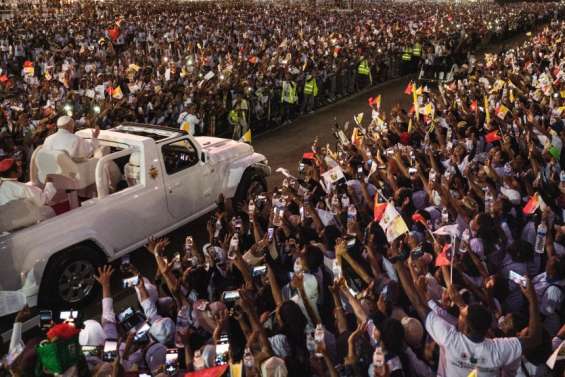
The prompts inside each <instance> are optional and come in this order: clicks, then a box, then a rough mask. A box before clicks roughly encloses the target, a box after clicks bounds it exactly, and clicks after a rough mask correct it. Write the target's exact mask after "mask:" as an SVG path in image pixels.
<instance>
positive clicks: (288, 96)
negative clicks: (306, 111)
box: [281, 81, 298, 103]
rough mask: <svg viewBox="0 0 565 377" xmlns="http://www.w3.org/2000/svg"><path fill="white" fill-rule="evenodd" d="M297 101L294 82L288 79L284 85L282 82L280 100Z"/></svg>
mask: <svg viewBox="0 0 565 377" xmlns="http://www.w3.org/2000/svg"><path fill="white" fill-rule="evenodd" d="M297 101H298V96H297V95H296V83H294V82H292V81H289V82H287V84H286V85H285V84H284V83H283V87H282V94H281V102H286V103H296V102H297Z"/></svg>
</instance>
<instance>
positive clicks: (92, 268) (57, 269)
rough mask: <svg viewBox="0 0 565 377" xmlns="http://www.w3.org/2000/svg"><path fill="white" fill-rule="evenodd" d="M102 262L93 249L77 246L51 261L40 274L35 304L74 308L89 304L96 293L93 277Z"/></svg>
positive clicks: (57, 255)
mask: <svg viewBox="0 0 565 377" xmlns="http://www.w3.org/2000/svg"><path fill="white" fill-rule="evenodd" d="M103 263H104V261H103V259H102V258H101V257H100V256H99V254H98V252H97V250H94V249H93V248H92V247H89V246H87V245H77V246H73V247H72V248H70V249H68V250H65V251H63V252H61V253H59V254H56V255H55V256H53V257H52V258H51V260H50V261H49V264H48V266H47V269H46V270H45V273H44V275H43V283H42V285H41V292H40V295H39V304H40V305H41V306H43V307H55V308H70V307H72V308H76V307H78V306H82V305H85V304H87V303H88V302H90V300H92V299H93V297H94V293H95V292H96V291H97V289H96V288H97V287H96V280H95V279H94V275H95V274H96V269H97V268H98V267H99V266H101V265H102V264H103Z"/></svg>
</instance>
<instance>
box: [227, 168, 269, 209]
mask: <svg viewBox="0 0 565 377" xmlns="http://www.w3.org/2000/svg"><path fill="white" fill-rule="evenodd" d="M266 191H267V181H266V180H265V177H263V176H262V175H261V174H260V173H258V172H256V171H254V170H250V171H246V172H245V173H244V174H243V177H241V181H240V182H239V186H238V187H237V191H236V193H235V196H234V204H235V205H237V204H240V203H243V202H245V201H248V200H249V198H251V197H253V196H255V195H258V194H260V193H262V192H266Z"/></svg>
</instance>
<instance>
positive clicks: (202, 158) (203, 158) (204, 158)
mask: <svg viewBox="0 0 565 377" xmlns="http://www.w3.org/2000/svg"><path fill="white" fill-rule="evenodd" d="M200 161H202V162H204V163H205V162H206V152H201V153H200Z"/></svg>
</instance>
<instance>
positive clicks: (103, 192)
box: [94, 148, 135, 199]
mask: <svg viewBox="0 0 565 377" xmlns="http://www.w3.org/2000/svg"><path fill="white" fill-rule="evenodd" d="M134 151H135V150H134V149H133V148H128V149H124V150H121V151H118V152H114V153H111V154H108V155H106V156H103V157H102V158H100V159H99V160H98V163H97V164H96V170H95V173H94V178H95V180H96V191H97V192H98V199H102V198H104V197H106V196H108V194H109V191H108V176H107V175H106V174H105V172H104V165H105V164H106V162H107V161H111V160H115V159H116V158H120V157H124V156H127V155H130V154H132V153H133V152H134Z"/></svg>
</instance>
